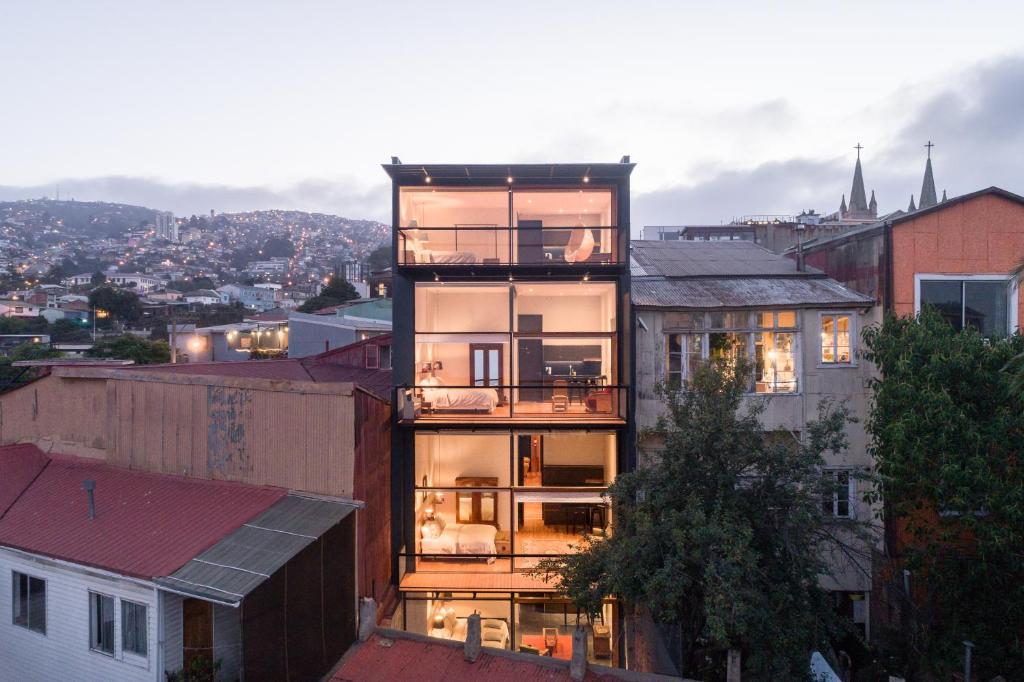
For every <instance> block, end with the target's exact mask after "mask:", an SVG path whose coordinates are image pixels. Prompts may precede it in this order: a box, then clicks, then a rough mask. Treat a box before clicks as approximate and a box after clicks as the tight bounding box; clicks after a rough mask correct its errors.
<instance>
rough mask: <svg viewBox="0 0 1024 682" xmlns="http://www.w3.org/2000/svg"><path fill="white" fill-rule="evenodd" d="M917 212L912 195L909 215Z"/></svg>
mask: <svg viewBox="0 0 1024 682" xmlns="http://www.w3.org/2000/svg"><path fill="white" fill-rule="evenodd" d="M916 210H917V206H914V195H913V194H911V195H910V206H907V213H913V212H914V211H916Z"/></svg>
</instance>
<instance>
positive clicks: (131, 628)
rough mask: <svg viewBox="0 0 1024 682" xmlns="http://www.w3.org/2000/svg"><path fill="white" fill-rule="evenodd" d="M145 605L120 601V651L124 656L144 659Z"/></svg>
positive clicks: (145, 650) (145, 651)
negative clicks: (131, 655) (130, 655)
mask: <svg viewBox="0 0 1024 682" xmlns="http://www.w3.org/2000/svg"><path fill="white" fill-rule="evenodd" d="M147 625H148V624H147V621H146V605H145V604H136V603H135V602H132V601H126V600H124V599H122V600H121V649H122V651H124V652H125V653H126V654H133V655H135V656H142V657H145V656H146V653H147V647H146V633H147V630H148V628H147Z"/></svg>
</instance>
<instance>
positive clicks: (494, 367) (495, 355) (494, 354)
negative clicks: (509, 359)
mask: <svg viewBox="0 0 1024 682" xmlns="http://www.w3.org/2000/svg"><path fill="white" fill-rule="evenodd" d="M499 356H500V353H499V352H498V351H497V349H494V350H489V351H487V357H488V358H489V359H490V363H489V364H488V366H487V376H488V378H489V379H490V380H491V386H497V385H498V383H499V382H498V377H500V376H501V368H500V367H499V362H498V360H499Z"/></svg>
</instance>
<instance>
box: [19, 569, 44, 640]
mask: <svg viewBox="0 0 1024 682" xmlns="http://www.w3.org/2000/svg"><path fill="white" fill-rule="evenodd" d="M11 577H12V581H11V603H12V604H13V606H14V609H13V612H12V614H13V615H12V621H11V622H13V623H14V624H15V625H20V626H21V627H23V628H27V629H29V630H34V631H35V632H40V633H42V634H44V635H45V634H46V581H44V580H42V579H40V578H33V577H32V576H30V575H25V574H24V573H18V572H17V571H12V573H11Z"/></svg>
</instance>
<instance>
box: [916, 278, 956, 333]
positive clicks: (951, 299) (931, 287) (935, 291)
mask: <svg viewBox="0 0 1024 682" xmlns="http://www.w3.org/2000/svg"><path fill="white" fill-rule="evenodd" d="M961 295H962V282H960V281H943V280H923V281H922V282H921V307H922V308H924V306H926V305H930V306H934V307H935V308H936V309H937V310H938V311H939V313H940V314H941V315H942V316H943V317H944V318H946V320H947V321H948V322H949V323H950V324H951V325H953V328H954V329H957V330H960V329H963V305H962V304H963V299H962V297H961Z"/></svg>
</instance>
